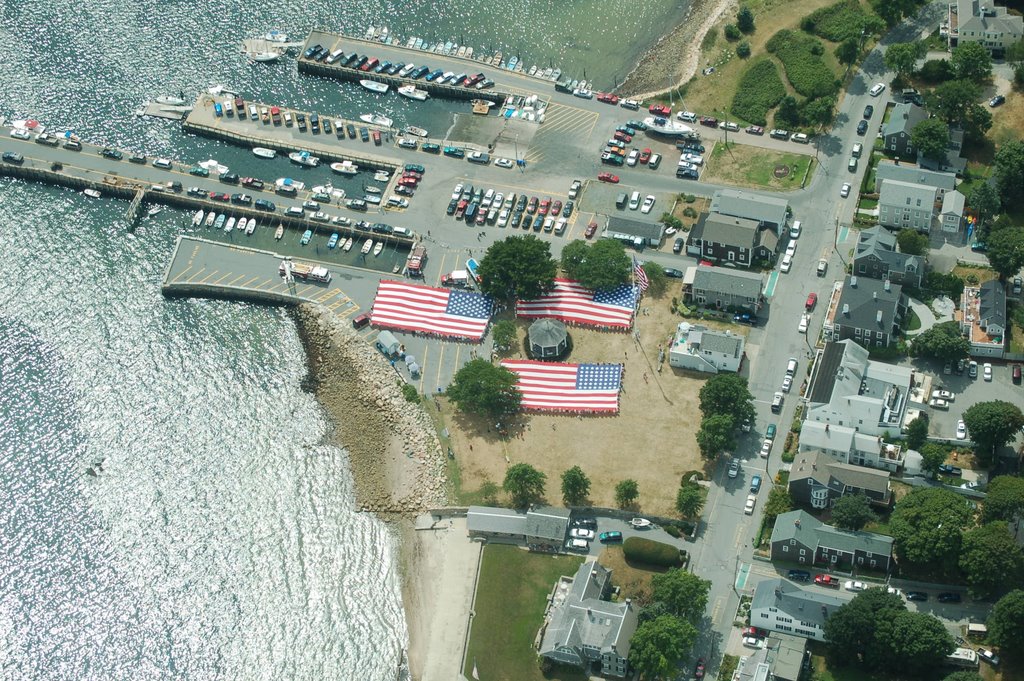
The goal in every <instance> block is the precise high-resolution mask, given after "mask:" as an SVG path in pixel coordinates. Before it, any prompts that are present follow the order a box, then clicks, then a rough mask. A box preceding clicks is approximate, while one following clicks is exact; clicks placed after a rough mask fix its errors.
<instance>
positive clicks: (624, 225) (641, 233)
mask: <svg viewBox="0 0 1024 681" xmlns="http://www.w3.org/2000/svg"><path fill="white" fill-rule="evenodd" d="M604 236H605V238H609V239H618V240H619V241H628V242H629V243H630V244H631V245H636V240H637V239H640V240H641V241H642V242H643V245H644V246H649V247H651V248H660V247H661V244H662V242H663V241H664V240H665V225H663V224H661V223H660V222H645V221H643V220H630V219H629V218H620V217H618V216H615V215H613V216H611V217H609V218H608V226H607V227H606V228H605V231H604Z"/></svg>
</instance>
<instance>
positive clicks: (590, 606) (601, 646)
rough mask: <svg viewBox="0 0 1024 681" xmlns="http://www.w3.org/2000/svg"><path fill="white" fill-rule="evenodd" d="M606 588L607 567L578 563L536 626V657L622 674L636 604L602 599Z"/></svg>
mask: <svg viewBox="0 0 1024 681" xmlns="http://www.w3.org/2000/svg"><path fill="white" fill-rule="evenodd" d="M610 592H611V571H610V570H608V569H607V568H605V567H603V566H602V565H600V564H598V563H597V561H594V560H590V561H587V562H584V563H583V564H582V565H580V567H579V569H578V570H577V571H576V575H575V576H574V577H572V578H570V577H562V578H561V579H560V580H559V582H558V584H556V585H555V588H554V590H553V592H552V596H551V599H550V605H549V608H548V612H547V613H546V615H545V621H544V626H543V628H542V629H541V643H540V654H541V656H542V657H546V658H548V659H550V660H552V661H553V662H558V663H560V664H567V665H572V666H574V667H578V668H580V669H582V670H583V671H584V673H586V674H588V675H589V674H598V673H599V674H602V675H604V676H616V677H624V676H626V675H627V674H628V672H629V641H630V639H631V638H632V637H633V633H634V632H635V631H636V628H637V622H638V621H637V608H635V607H634V606H633V604H632V603H631V602H630V601H629V599H626V601H625V602H622V603H612V602H610V601H608V600H605V599H606V598H607V597H608V595H609V593H610Z"/></svg>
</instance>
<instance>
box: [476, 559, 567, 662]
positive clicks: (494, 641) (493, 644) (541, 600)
mask: <svg viewBox="0 0 1024 681" xmlns="http://www.w3.org/2000/svg"><path fill="white" fill-rule="evenodd" d="M582 562H583V559H582V558H576V557H574V556H551V555H547V554H542V553H530V552H528V551H524V550H523V549H520V548H518V547H515V546H502V545H500V544H492V545H489V546H486V547H485V548H484V552H483V557H482V558H481V564H480V578H479V581H478V582H477V587H476V600H475V601H474V604H473V610H474V612H475V613H476V614H475V616H474V617H473V624H472V630H471V632H470V636H469V647H468V649H467V655H466V668H465V670H464V671H465V676H466V678H467V679H471V678H473V664H474V661H475V663H476V667H477V671H478V672H479V678H481V679H488V680H489V681H545V679H546V680H547V681H551V680H552V679H554V680H562V681H583V679H585V678H586V677H585V676H584V675H583V674H575V673H572V672H564V671H562V670H556V671H555V672H553V673H552V674H550V675H548V676H544V675H543V674H541V671H540V664H539V662H538V659H537V653H536V651H535V650H534V649H533V641H534V638H535V637H536V636H537V631H538V630H539V629H540V625H541V620H542V618H543V617H544V607H545V605H546V603H547V597H548V594H549V593H551V589H552V588H553V587H554V585H555V581H556V580H557V579H558V578H559V577H560V576H562V575H572V574H575V572H576V570H577V569H578V568H579V566H580V563H582Z"/></svg>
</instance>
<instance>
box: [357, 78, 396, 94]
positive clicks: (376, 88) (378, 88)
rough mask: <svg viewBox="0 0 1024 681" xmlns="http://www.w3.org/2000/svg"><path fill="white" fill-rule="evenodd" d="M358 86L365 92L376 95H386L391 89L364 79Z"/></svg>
mask: <svg viewBox="0 0 1024 681" xmlns="http://www.w3.org/2000/svg"><path fill="white" fill-rule="evenodd" d="M359 84H360V85H362V86H363V87H364V88H366V89H367V90H369V91H370V92H376V93H377V94H381V95H383V94H384V93H386V92H387V91H388V90H389V89H390V87H391V86H389V85H388V84H387V83H378V82H377V81H375V80H369V79H366V78H364V79H363V80H361V81H359Z"/></svg>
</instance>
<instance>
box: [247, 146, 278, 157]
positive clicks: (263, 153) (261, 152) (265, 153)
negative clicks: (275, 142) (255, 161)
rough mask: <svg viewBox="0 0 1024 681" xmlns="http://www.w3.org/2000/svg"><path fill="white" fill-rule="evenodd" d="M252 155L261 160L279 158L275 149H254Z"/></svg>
mask: <svg viewBox="0 0 1024 681" xmlns="http://www.w3.org/2000/svg"><path fill="white" fill-rule="evenodd" d="M252 153H253V155H254V156H259V157H260V158H274V157H276V156H277V152H276V151H274V150H273V149H267V148H266V147H253V150H252Z"/></svg>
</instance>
